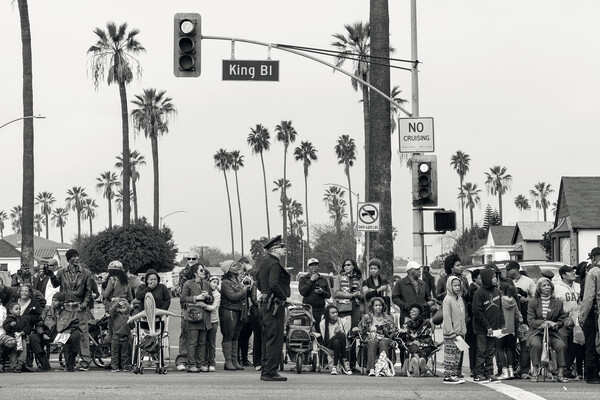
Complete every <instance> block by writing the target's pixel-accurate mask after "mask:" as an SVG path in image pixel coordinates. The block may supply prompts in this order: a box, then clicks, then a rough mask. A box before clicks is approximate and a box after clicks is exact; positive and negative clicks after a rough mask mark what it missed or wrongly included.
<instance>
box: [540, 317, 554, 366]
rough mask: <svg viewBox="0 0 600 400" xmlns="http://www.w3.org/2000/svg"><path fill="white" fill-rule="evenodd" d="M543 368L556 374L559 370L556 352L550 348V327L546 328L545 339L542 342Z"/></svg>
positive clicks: (541, 359) (541, 358)
mask: <svg viewBox="0 0 600 400" xmlns="http://www.w3.org/2000/svg"><path fill="white" fill-rule="evenodd" d="M540 361H541V364H542V368H546V370H547V371H548V372H551V373H554V372H556V371H557V370H558V368H557V367H558V366H557V363H556V350H554V349H553V348H551V347H550V341H549V337H548V327H547V326H546V327H544V338H543V340H542V356H541V357H540Z"/></svg>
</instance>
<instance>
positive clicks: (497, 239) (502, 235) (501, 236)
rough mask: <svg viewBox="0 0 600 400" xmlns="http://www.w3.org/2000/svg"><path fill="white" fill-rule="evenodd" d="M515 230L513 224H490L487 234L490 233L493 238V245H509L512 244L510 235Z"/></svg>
mask: <svg viewBox="0 0 600 400" xmlns="http://www.w3.org/2000/svg"><path fill="white" fill-rule="evenodd" d="M514 231H515V227H514V226H513V225H501V226H496V225H492V226H490V231H489V232H488V235H492V238H493V239H494V245H496V246H510V245H511V244H512V237H513V233H514Z"/></svg>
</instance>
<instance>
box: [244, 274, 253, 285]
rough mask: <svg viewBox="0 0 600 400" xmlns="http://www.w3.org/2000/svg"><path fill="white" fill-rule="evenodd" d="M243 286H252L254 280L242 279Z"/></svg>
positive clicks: (247, 277)
mask: <svg viewBox="0 0 600 400" xmlns="http://www.w3.org/2000/svg"><path fill="white" fill-rule="evenodd" d="M242 284H243V285H244V286H250V285H252V278H250V277H249V276H246V277H244V279H242Z"/></svg>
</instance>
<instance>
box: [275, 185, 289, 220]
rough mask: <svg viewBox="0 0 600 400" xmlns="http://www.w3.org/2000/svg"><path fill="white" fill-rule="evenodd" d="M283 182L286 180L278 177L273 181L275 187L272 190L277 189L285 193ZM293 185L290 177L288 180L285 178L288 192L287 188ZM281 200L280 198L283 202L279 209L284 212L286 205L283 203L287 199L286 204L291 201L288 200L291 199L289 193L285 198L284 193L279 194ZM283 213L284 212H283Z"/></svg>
mask: <svg viewBox="0 0 600 400" xmlns="http://www.w3.org/2000/svg"><path fill="white" fill-rule="evenodd" d="M283 182H284V181H283V178H279V179H277V180H276V181H273V183H274V184H275V187H274V188H273V190H272V192H277V191H279V192H280V193H283V190H284V187H283V186H284V184H283ZM291 187H292V183H291V182H290V181H289V180H288V179H286V180H285V191H286V192H287V190H288V189H289V188H291ZM279 200H280V202H281V204H280V205H279V209H280V210H281V212H282V213H283V210H284V205H283V203H284V201H285V202H286V205H287V203H289V201H288V200H289V199H288V197H287V195H286V196H285V198H284V197H283V195H281V194H280V195H279ZM282 215H283V214H282Z"/></svg>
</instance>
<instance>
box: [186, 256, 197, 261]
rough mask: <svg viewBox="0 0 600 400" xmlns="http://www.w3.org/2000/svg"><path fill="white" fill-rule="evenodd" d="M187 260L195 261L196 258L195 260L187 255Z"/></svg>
mask: <svg viewBox="0 0 600 400" xmlns="http://www.w3.org/2000/svg"><path fill="white" fill-rule="evenodd" d="M187 260H188V261H196V260H197V258H189V257H188V258H187Z"/></svg>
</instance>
